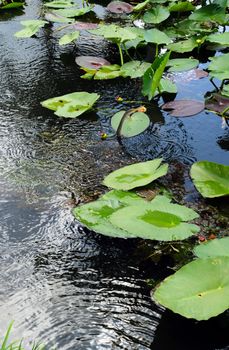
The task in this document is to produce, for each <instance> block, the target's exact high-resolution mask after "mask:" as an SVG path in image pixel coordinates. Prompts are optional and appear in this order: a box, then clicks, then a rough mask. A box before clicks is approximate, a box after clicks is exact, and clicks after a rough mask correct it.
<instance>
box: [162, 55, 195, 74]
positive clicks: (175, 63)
mask: <svg viewBox="0 0 229 350" xmlns="http://www.w3.org/2000/svg"><path fill="white" fill-rule="evenodd" d="M198 64H199V61H198V60H196V59H194V58H175V59H172V60H169V61H168V63H167V66H168V67H170V68H169V72H182V71H185V70H190V69H193V68H196V67H197V66H198Z"/></svg>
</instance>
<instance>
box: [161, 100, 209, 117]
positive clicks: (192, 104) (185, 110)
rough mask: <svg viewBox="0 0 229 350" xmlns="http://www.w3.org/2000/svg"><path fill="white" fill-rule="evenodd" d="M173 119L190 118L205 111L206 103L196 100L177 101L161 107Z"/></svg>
mask: <svg viewBox="0 0 229 350" xmlns="http://www.w3.org/2000/svg"><path fill="white" fill-rule="evenodd" d="M161 108H162V109H163V110H165V111H168V112H169V114H170V115H171V116H173V117H189V116H192V115H195V114H198V113H200V112H201V111H203V110H204V102H201V101H195V100H177V101H172V102H167V103H165V104H163V106H162V107H161Z"/></svg>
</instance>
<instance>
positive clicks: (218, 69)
mask: <svg viewBox="0 0 229 350" xmlns="http://www.w3.org/2000/svg"><path fill="white" fill-rule="evenodd" d="M209 59H210V60H211V63H210V64H209V66H208V69H209V70H210V76H212V77H214V78H218V79H220V80H224V79H229V53H225V54H223V55H222V56H216V57H210V58H209Z"/></svg>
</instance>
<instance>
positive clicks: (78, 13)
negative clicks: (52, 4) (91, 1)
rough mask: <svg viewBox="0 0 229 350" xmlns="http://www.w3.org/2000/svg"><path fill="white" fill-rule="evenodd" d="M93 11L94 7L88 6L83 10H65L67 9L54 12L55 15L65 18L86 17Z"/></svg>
mask: <svg viewBox="0 0 229 350" xmlns="http://www.w3.org/2000/svg"><path fill="white" fill-rule="evenodd" d="M92 9H93V6H92V5H91V6H86V7H82V8H80V9H79V8H75V7H73V8H65V9H58V10H54V11H53V14H56V15H59V16H63V17H70V18H71V17H79V16H83V15H85V13H88V12H90V11H91V10H92Z"/></svg>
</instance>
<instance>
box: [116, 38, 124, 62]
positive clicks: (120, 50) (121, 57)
mask: <svg viewBox="0 0 229 350" xmlns="http://www.w3.org/2000/svg"><path fill="white" fill-rule="evenodd" d="M117 45H118V49H119V55H120V62H121V66H123V64H124V60H123V54H122V47H121V44H120V43H117Z"/></svg>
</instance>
